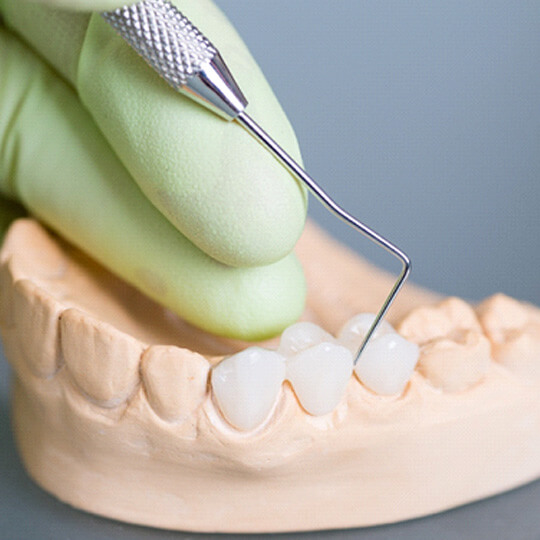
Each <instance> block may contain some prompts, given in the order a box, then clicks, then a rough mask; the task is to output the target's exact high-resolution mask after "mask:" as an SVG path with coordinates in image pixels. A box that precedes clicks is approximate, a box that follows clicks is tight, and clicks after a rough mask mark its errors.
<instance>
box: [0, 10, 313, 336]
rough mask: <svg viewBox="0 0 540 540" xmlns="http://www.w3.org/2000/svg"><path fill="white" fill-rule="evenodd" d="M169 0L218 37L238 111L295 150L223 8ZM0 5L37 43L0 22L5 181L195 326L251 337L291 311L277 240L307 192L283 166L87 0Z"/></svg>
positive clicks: (282, 246)
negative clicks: (144, 54)
mask: <svg viewBox="0 0 540 540" xmlns="http://www.w3.org/2000/svg"><path fill="white" fill-rule="evenodd" d="M100 2H101V0H98V2H97V3H96V5H97V4H99V3H100ZM176 4H177V5H178V7H179V8H180V10H181V11H182V12H184V13H185V14H186V15H187V16H188V17H189V18H190V19H191V20H192V21H193V22H194V23H195V24H197V25H198V26H199V27H200V29H201V30H202V31H203V32H204V33H205V34H206V35H207V36H208V37H209V38H210V39H211V40H212V41H213V42H214V43H215V45H216V46H217V47H218V48H219V49H220V50H221V52H222V54H223V56H224V57H225V59H226V61H227V62H228V64H229V65H230V67H231V69H232V71H233V73H234V74H235V76H236V77H237V79H238V82H239V84H240V86H241V87H242V88H243V90H244V91H245V93H246V95H247V97H248V99H249V100H250V102H251V103H252V105H250V106H249V112H250V114H251V115H252V116H253V117H254V118H255V119H257V120H258V121H260V123H261V124H262V125H263V126H265V127H266V128H267V129H268V131H269V132H270V133H272V134H273V135H274V137H275V138H276V139H277V140H278V141H279V142H280V143H281V144H282V145H283V146H284V147H285V148H287V149H288V151H289V152H290V153H291V154H292V155H293V156H295V157H296V158H298V159H299V152H298V148H297V145H296V141H295V138H294V134H293V132H292V130H291V128H290V125H289V123H288V121H287V119H286V117H285V115H284V113H283V111H282V110H281V108H280V107H279V104H278V103H277V101H276V99H275V97H274V96H273V94H272V92H271V90H270V88H269V86H268V85H267V83H266V82H265V80H264V77H263V75H262V74H261V72H260V70H259V69H258V68H257V66H256V64H255V63H254V61H253V59H252V58H251V56H250V55H249V53H248V51H247V50H246V48H245V46H244V45H243V43H242V42H241V40H240V38H239V37H238V35H237V34H236V33H235V31H234V30H233V29H232V27H231V26H230V24H229V23H228V21H227V20H226V19H225V17H224V16H223V15H222V14H221V12H220V11H219V10H218V9H217V8H216V7H215V6H214V5H213V4H212V3H211V2H210V1H207V0H183V1H178V2H176ZM0 11H1V13H2V14H3V17H4V20H5V22H6V24H7V25H8V26H9V27H10V28H11V29H12V31H13V32H16V33H17V34H18V35H19V36H22V38H23V39H24V40H25V41H26V42H28V43H29V44H30V46H31V47H32V49H33V51H32V50H31V49H30V48H28V47H27V46H26V45H24V44H23V43H22V42H21V40H20V39H19V38H18V37H16V36H15V35H14V34H13V33H12V32H11V31H8V30H6V29H3V28H0V74H1V77H0V190H1V191H2V193H3V194H4V195H7V196H8V197H10V198H13V199H17V200H20V201H21V202H22V203H23V204H24V205H25V206H26V207H27V208H29V209H30V210H31V211H32V213H34V214H35V215H37V216H38V217H40V218H41V219H42V220H43V221H45V222H46V223H48V224H49V225H51V226H52V227H54V228H55V229H56V230H58V231H59V232H60V233H61V234H62V235H64V236H65V237H67V238H68V239H69V240H71V241H72V242H73V243H75V244H77V245H79V246H80V247H82V248H83V249H84V250H86V251H87V252H89V253H90V254H91V255H93V256H94V257H95V258H96V259H98V260H99V261H101V262H102V263H103V264H104V265H106V266H108V267H109V268H111V269H112V270H113V271H114V272H116V273H117V274H119V275H121V276H122V277H123V278H125V279H126V280H127V281H129V282H131V283H133V284H134V285H135V286H137V287H138V288H139V289H141V290H142V291H144V292H145V293H147V294H148V295H150V296H152V297H153V298H155V299H156V300H158V301H159V302H161V303H163V304H164V305H166V306H168V307H169V308H171V309H172V310H174V311H176V312H177V313H179V314H180V315H181V316H183V317H184V318H185V319H187V320H188V321H190V322H192V323H193V324H195V325H197V326H200V327H202V328H204V329H206V330H209V331H211V332H213V333H216V334H220V335H227V336H231V337H238V338H245V339H260V338H263V337H268V336H270V335H273V334H275V333H277V332H279V331H280V330H281V329H282V328H283V327H284V326H286V325H287V324H290V323H291V322H293V321H294V320H295V319H296V318H297V317H298V315H299V313H300V312H301V310H302V307H303V302H304V295H305V285H304V280H303V275H302V271H301V268H300V266H299V264H298V262H297V260H296V259H295V257H294V256H293V255H287V254H288V253H289V252H290V251H291V249H292V248H293V246H294V244H295V242H296V240H297V238H298V236H299V234H300V232H301V229H302V227H303V222H304V219H305V211H306V195H305V193H304V191H303V190H302V189H301V188H300V187H299V186H298V184H297V182H296V181H295V180H294V179H292V177H291V176H290V175H289V174H288V173H287V172H286V171H285V169H284V168H283V167H281V166H280V165H279V164H278V163H277V161H276V160H275V159H274V158H273V157H272V156H271V155H270V154H268V153H267V152H266V151H265V150H264V149H262V148H261V147H260V146H259V144H258V143H257V142H256V141H255V140H253V139H252V138H251V137H250V136H249V134H247V133H245V132H244V130H243V129H242V128H241V127H240V126H238V125H236V124H235V123H228V122H226V121H224V120H222V119H220V118H219V117H217V116H215V115H214V114H212V113H211V112H209V111H207V110H205V109H204V108H202V107H201V106H200V105H197V104H196V103H194V102H192V101H191V100H190V99H189V98H186V97H184V96H181V95H179V94H177V93H176V92H174V91H173V90H171V89H170V88H169V87H168V86H167V85H166V84H165V83H164V82H163V81H162V80H161V79H160V78H159V77H158V76H157V75H156V74H155V73H153V72H152V71H151V70H150V68H148V67H147V66H146V64H145V63H144V62H143V61H142V60H141V59H140V58H139V57H138V56H137V55H136V54H135V53H134V52H133V51H132V50H131V49H130V48H129V47H128V46H127V45H126V44H125V43H124V42H123V41H122V40H121V39H120V38H119V37H117V36H116V35H115V33H114V32H113V31H112V29H111V28H109V27H108V25H107V24H106V23H105V22H104V21H103V20H102V19H101V17H100V16H99V15H97V14H94V15H91V16H90V15H88V14H84V13H75V12H66V11H61V10H57V9H51V8H49V7H44V6H39V5H34V4H27V3H25V2H22V1H20V0H0ZM36 51H37V52H38V53H39V55H40V56H41V57H42V58H39V57H38V55H37V54H36ZM43 59H44V60H45V61H44V60H43ZM81 102H82V104H81ZM143 193H144V194H143ZM150 201H151V202H150ZM224 263H225V264H224ZM231 265H234V266H237V268H233V267H231Z"/></svg>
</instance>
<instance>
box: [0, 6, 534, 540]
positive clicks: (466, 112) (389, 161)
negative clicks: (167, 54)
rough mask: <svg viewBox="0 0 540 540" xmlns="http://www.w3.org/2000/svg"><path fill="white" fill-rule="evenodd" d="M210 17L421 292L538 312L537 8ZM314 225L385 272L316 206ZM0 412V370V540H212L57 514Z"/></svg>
mask: <svg viewBox="0 0 540 540" xmlns="http://www.w3.org/2000/svg"><path fill="white" fill-rule="evenodd" d="M219 4H220V5H221V6H222V7H223V9H224V10H225V11H226V12H227V14H228V15H229V16H230V18H231V19H232V20H233V21H234V23H235V24H236V26H237V27H238V29H239V30H240V32H241V34H242V35H243V36H244V38H245V40H246V42H247V43H248V45H249V46H250V48H251V49H252V52H253V53H254V55H255V57H256V58H257V59H258V61H259V63H260V65H261V66H262V68H263V70H264V71H265V73H266V75H267V77H268V78H269V80H270V81H271V83H272V85H273V87H274V89H275V91H276V94H277V95H278V97H279V99H280V101H281V103H282V104H283V107H284V108H285V110H286V111H287V113H288V115H289V117H290V119H291V121H292V123H293V125H294V126H295V128H296V132H297V135H298V138H299V140H300V143H301V147H302V149H303V154H304V159H305V163H306V167H307V169H308V171H309V172H310V173H311V174H312V176H313V177H314V178H315V179H317V180H318V181H319V182H320V183H321V184H322V185H324V186H325V187H326V188H327V189H328V191H330V192H331V193H332V194H334V195H335V197H336V198H337V200H338V201H342V202H346V205H345V206H346V207H347V208H348V209H349V210H350V211H351V212H352V213H354V214H355V215H357V216H358V217H359V218H360V219H362V220H364V221H365V222H366V223H368V224H370V225H372V226H373V227H375V228H376V229H377V230H379V232H381V233H383V234H385V235H387V236H388V237H389V238H390V239H391V240H393V241H395V242H396V243H398V244H399V245H400V246H401V247H403V248H404V249H405V250H406V251H407V252H408V253H409V254H410V256H411V257H412V259H413V262H414V274H413V279H414V280H415V281H416V282H418V283H421V284H423V285H425V286H428V287H431V288H433V289H436V290H438V291H440V292H442V293H445V294H458V295H461V296H465V297H468V298H471V299H479V298H481V297H483V296H486V295H489V294H491V293H493V292H495V291H498V290H502V291H504V292H506V293H508V294H511V295H513V296H517V297H520V298H523V299H526V300H529V301H533V302H536V303H540V280H539V279H538V270H537V268H538V267H539V265H540V250H539V249H538V247H539V245H538V244H539V240H538V234H539V232H540V218H539V217H538V205H539V202H540V183H539V182H538V179H539V177H540V152H539V149H540V108H539V102H540V99H539V85H540V3H539V2H523V1H518V2H506V1H504V2H503V1H489V2H487V1H485V2H479V1H467V2H465V1H452V2H450V1H445V2H428V1H424V2H404V1H393V2H388V1H381V0H373V1H369V2H366V1H360V0H335V1H333V2H331V1H328V0H327V1H326V2H322V1H319V0H279V1H278V0H272V1H269V0H267V1H265V2H263V1H260V0H259V1H254V0H251V1H249V0H221V1H219ZM248 98H249V96H248ZM310 211H311V213H312V215H313V216H314V217H315V218H316V219H317V220H318V221H320V222H321V223H323V224H324V226H325V227H326V228H328V229H330V230H331V231H332V232H333V233H334V234H335V235H336V236H338V237H339V238H341V239H343V240H344V241H346V242H347V243H349V244H350V245H351V246H353V247H355V249H357V250H359V251H361V252H363V253H365V254H367V255H368V256H370V257H372V258H373V259H374V260H377V261H378V262H379V263H381V264H383V265H385V266H387V267H388V268H395V266H393V265H392V264H391V259H390V258H389V257H388V256H387V255H384V254H383V255H382V256H381V254H380V253H379V252H378V251H377V250H372V249H370V247H369V245H368V244H367V243H366V242H365V241H362V240H358V239H357V238H356V236H355V235H354V234H348V232H347V230H346V229H345V228H344V226H343V225H341V224H339V223H338V222H336V220H335V219H333V218H328V217H327V216H326V214H325V212H324V211H323V210H322V209H321V208H320V206H319V205H318V204H317V203H316V202H312V205H311V210H310ZM8 410H9V408H8V369H7V365H6V363H5V361H0V538H1V539H6V540H11V539H14V540H15V539H17V540H19V539H24V540H33V539H40V540H41V539H43V540H46V539H55V540H67V539H72V538H77V539H84V540H90V539H92V540H93V539H104V538H106V539H111V540H116V539H122V540H123V539H130V540H131V539H132V540H138V539H141V540H142V539H144V540H146V539H169V538H170V539H173V538H184V539H186V538H194V539H199V538H201V539H203V538H209V536H208V535H193V534H182V533H169V532H163V531H155V530H151V529H144V528H139V527H132V526H128V525H124V524H119V523H116V522H112V521H108V520H104V519H100V518H97V517H94V516H90V515H87V514H84V513H82V512H78V511H75V510H72V509H70V508H68V507H66V506H64V505H63V504H61V503H59V502H58V501H56V500H55V499H54V498H52V497H50V496H49V495H47V494H46V493H44V492H42V491H41V490H40V489H39V488H37V487H36V486H35V485H34V484H33V483H32V482H30V480H28V478H27V477H26V475H25V473H24V471H23V470H22V468H21V466H20V464H19V462H18V458H17V455H16V452H15V449H14V446H13V441H12V437H11V434H10V431H9V418H8V415H9V413H8ZM456 473H459V471H456ZM539 507H540V483H539V482H536V483H533V484H530V485H528V486H525V487H523V488H520V489H518V490H516V491H513V492H511V493H508V494H505V495H502V496H499V497H495V498H492V499H489V500H487V501H482V502H480V503H476V504H473V505H469V506H466V507H463V508H460V509H457V510H453V511H450V512H447V513H444V514H440V515H437V516H433V517H430V518H427V519H422V520H415V521H411V522H408V523H402V524H398V525H394V526H389V527H380V528H375V529H366V530H363V531H338V532H321V533H310V534H305V535H296V536H294V538H298V539H301V538H335V539H352V538H359V539H373V540H379V539H431V538H438V539H443V540H446V539H448V540H450V539H452V540H453V539H456V540H457V539H465V538H467V539H484V538H492V539H501V540H502V539H508V538H513V539H518V540H531V539H536V538H540V513H539V512H538V508H539ZM291 537H292V535H281V536H279V538H283V539H286V538H291ZM248 538H251V537H248Z"/></svg>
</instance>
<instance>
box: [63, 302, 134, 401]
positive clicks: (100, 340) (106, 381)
mask: <svg viewBox="0 0 540 540" xmlns="http://www.w3.org/2000/svg"><path fill="white" fill-rule="evenodd" d="M60 335H61V342H62V352H63V355H64V360H65V362H66V365H67V367H68V369H69V372H70V373H71V375H72V377H73V379H74V380H75V382H76V383H77V385H78V386H79V387H80V388H81V389H82V390H83V391H84V392H85V393H86V394H87V395H88V396H89V397H90V398H92V399H94V400H95V401H96V402H98V403H99V404H100V405H102V406H104V407H114V406H117V405H119V404H120V403H121V402H122V401H124V400H125V399H126V398H128V397H129V395H130V394H131V393H132V392H133V390H134V389H135V386H136V385H137V384H138V382H139V362H140V357H141V354H142V352H143V346H142V344H141V343H140V342H139V341H138V340H136V339H134V338H132V337H130V336H128V335H127V334H124V333H122V332H120V331H119V330H116V329H115V328H113V327H112V326H111V325H109V324H107V323H104V322H101V321H98V320H95V319H92V318H91V317H90V316H88V315H86V314H85V313H83V312H82V311H79V310H77V309H74V308H70V309H67V310H66V311H64V312H63V313H62V316H61V317H60Z"/></svg>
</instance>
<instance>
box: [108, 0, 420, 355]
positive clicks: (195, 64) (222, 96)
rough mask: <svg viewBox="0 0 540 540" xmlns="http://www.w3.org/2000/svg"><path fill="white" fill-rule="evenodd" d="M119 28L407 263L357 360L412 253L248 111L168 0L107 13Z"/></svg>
mask: <svg viewBox="0 0 540 540" xmlns="http://www.w3.org/2000/svg"><path fill="white" fill-rule="evenodd" d="M102 16H103V18H104V19H105V20H106V21H107V22H108V23H109V24H110V25H111V26H112V27H113V28H114V29H115V30H116V32H117V33H118V34H119V35H120V36H121V37H122V38H123V39H124V40H125V41H126V42H127V43H128V44H129V45H130V46H131V47H133V49H135V51H137V53H139V55H140V56H142V58H143V59H144V60H145V61H146V62H147V63H148V64H149V65H150V67H152V68H153V69H154V70H155V71H156V72H157V73H158V74H159V75H160V76H161V77H162V78H163V79H165V81H166V82H167V83H168V84H169V85H170V86H171V87H172V88H173V89H175V90H176V91H178V92H181V93H183V94H185V95H187V96H188V97H190V98H192V99H194V100H195V101H198V102H199V103H201V104H202V105H204V106H205V107H207V108H209V109H210V110H212V111H213V112H214V113H216V114H218V115H219V116H221V117H223V118H225V119H226V120H229V121H231V120H235V121H237V122H238V123H239V124H240V125H241V126H242V127H243V128H244V129H246V130H247V131H248V132H249V133H250V134H251V135H252V136H253V137H255V138H256V139H257V140H258V141H259V142H260V143H261V144H262V145H263V146H264V147H265V148H266V149H267V150H269V151H270V152H271V153H272V154H273V155H274V156H275V157H276V159H277V160H278V161H279V162H280V163H282V164H283V165H284V166H285V167H286V168H287V169H289V171H291V173H292V174H293V175H294V176H296V177H297V178H298V179H299V180H300V181H302V183H303V184H305V185H306V187H307V188H308V189H309V190H310V191H311V193H313V195H315V197H316V198H317V199H318V200H319V201H320V202H321V203H322V204H323V205H324V206H326V208H327V209H328V210H329V211H330V212H332V213H333V214H334V215H335V216H337V217H338V218H339V219H341V220H342V221H344V222H345V223H346V224H347V225H349V226H350V227H352V228H353V229H355V230H357V231H358V232H360V233H361V234H362V235H364V236H365V237H367V238H369V239H370V240H371V241H373V242H375V243H376V244H377V245H379V246H380V247H382V248H384V249H385V250H386V251H387V252H389V253H391V254H392V255H393V256H394V257H396V258H397V259H398V260H399V261H400V262H401V263H402V270H401V273H400V274H399V276H398V278H397V280H396V282H395V283H394V286H393V287H392V289H391V290H390V293H389V294H388V296H387V297H386V299H385V301H384V303H383V304H382V306H381V308H380V309H379V311H378V313H377V315H376V316H375V319H374V321H373V324H372V325H371V328H370V329H369V330H368V332H367V334H366V335H365V337H364V340H363V341H362V343H361V345H360V347H359V349H358V352H357V353H356V357H355V359H354V364H355V365H356V364H357V363H358V360H359V358H360V356H361V354H362V352H363V351H364V349H365V348H366V346H367V344H368V342H369V340H370V339H371V338H372V336H373V335H374V333H375V330H376V329H377V327H378V326H379V324H380V322H381V321H382V319H383V318H384V316H385V315H386V313H387V312H388V310H389V309H390V306H391V305H392V303H393V302H394V300H395V298H396V296H397V295H398V293H399V291H400V290H401V288H402V286H403V284H404V283H405V281H406V279H407V277H408V276H409V273H410V270H411V262H410V259H409V258H408V257H407V255H406V254H405V253H404V252H403V251H401V250H400V249H399V248H398V247H397V246H395V245H394V244H392V243H391V242H389V241H388V240H386V239H385V238H384V237H382V236H381V235H379V234H378V233H377V232H375V231H374V230H372V229H371V228H369V227H368V226H367V225H365V224H364V223H362V222H360V221H359V220H357V219H356V218H355V217H354V216H352V215H351V214H349V213H348V212H347V211H346V210H344V209H343V208H342V207H341V206H339V205H338V204H337V203H336V202H335V201H334V200H333V199H332V198H331V197H330V196H329V195H328V194H327V193H326V192H325V191H324V190H323V189H322V188H321V187H320V186H319V184H317V183H316V182H315V180H313V179H312V178H311V177H310V176H309V175H308V174H307V172H306V171H305V170H304V169H303V168H302V167H301V166H300V165H299V164H298V163H296V161H294V159H293V158H292V157H291V156H289V154H288V153H287V152H285V150H284V149H283V148H281V147H280V146H279V145H278V144H277V143H276V142H275V141H274V139H272V137H270V135H268V134H267V133H266V132H265V131H264V130H263V129H262V128H261V127H260V126H259V125H258V124H257V123H256V122H255V121H254V120H253V119H252V118H250V116H249V115H248V114H247V113H246V112H245V108H246V106H247V104H248V102H247V100H246V98H245V97H244V95H243V94H242V91H241V90H240V88H239V87H238V85H237V84H236V81H235V80H234V77H233V76H232V74H231V72H230V71H229V69H228V68H227V66H226V64H225V62H224V61H223V59H222V58H221V55H220V54H219V51H218V50H217V49H216V48H215V47H214V46H213V45H212V43H211V42H210V41H209V40H208V39H207V38H206V37H205V36H204V35H203V34H202V33H201V32H200V31H199V30H198V28H197V27H196V26H194V25H193V24H192V23H191V21H189V19H187V17H185V16H184V15H182V13H180V11H179V10H178V9H177V8H176V7H175V6H174V5H173V4H171V3H170V2H169V1H167V0H143V1H141V2H138V3H136V4H133V5H129V6H124V7H121V8H118V9H116V10H114V11H106V12H103V13H102Z"/></svg>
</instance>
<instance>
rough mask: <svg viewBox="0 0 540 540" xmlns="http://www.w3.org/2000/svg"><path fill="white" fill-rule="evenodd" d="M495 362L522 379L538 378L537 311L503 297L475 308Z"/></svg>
mask: <svg viewBox="0 0 540 540" xmlns="http://www.w3.org/2000/svg"><path fill="white" fill-rule="evenodd" d="M478 315H479V317H480V322H481V323H482V326H483V328H484V331H485V332H486V335H487V336H488V338H489V340H490V341H491V345H492V353H493V357H494V359H495V360H496V361H497V362H499V363H500V364H502V365H504V366H505V367H506V368H508V369H509V370H510V371H512V372H513V373H515V374H517V375H520V376H522V377H524V378H529V377H532V378H534V379H537V378H539V377H540V310H538V309H537V308H533V307H532V306H528V305H526V304H523V303H521V302H519V301H517V300H514V299H513V298H510V297H508V296H505V295H503V294H497V295H495V296H492V297H491V298H488V299H487V300H485V301H484V302H482V304H480V306H479V307H478Z"/></svg>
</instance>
